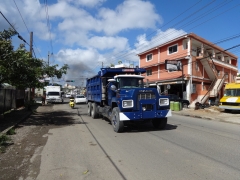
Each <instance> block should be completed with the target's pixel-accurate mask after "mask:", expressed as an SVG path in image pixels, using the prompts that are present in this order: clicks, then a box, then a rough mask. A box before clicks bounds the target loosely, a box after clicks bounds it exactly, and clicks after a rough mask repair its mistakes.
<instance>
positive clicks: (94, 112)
mask: <svg viewBox="0 0 240 180" xmlns="http://www.w3.org/2000/svg"><path fill="white" fill-rule="evenodd" d="M91 116H92V118H93V119H96V118H98V112H97V104H96V103H92V111H91Z"/></svg>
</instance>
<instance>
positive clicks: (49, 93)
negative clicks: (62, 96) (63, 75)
mask: <svg viewBox="0 0 240 180" xmlns="http://www.w3.org/2000/svg"><path fill="white" fill-rule="evenodd" d="M47 95H48V96H59V92H48V94H47Z"/></svg>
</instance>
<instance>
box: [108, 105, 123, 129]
mask: <svg viewBox="0 0 240 180" xmlns="http://www.w3.org/2000/svg"><path fill="white" fill-rule="evenodd" d="M119 112H120V111H119V108H118V107H115V108H113V110H112V115H111V123H112V126H113V130H114V131H115V132H117V133H120V132H122V131H123V128H124V124H123V121H120V118H119Z"/></svg>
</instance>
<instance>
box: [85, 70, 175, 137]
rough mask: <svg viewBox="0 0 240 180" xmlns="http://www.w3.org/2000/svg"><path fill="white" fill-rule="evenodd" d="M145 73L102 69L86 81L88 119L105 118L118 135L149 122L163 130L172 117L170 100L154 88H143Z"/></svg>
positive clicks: (142, 71)
mask: <svg viewBox="0 0 240 180" xmlns="http://www.w3.org/2000/svg"><path fill="white" fill-rule="evenodd" d="M145 72H146V70H145V69H143V68H101V71H99V72H98V74H97V75H96V76H93V77H92V78H89V79H87V84H86V90H87V91H86V97H87V100H88V115H89V116H91V117H92V118H93V119H96V118H99V117H100V116H101V117H106V118H107V119H109V120H110V121H111V123H112V126H113V129H114V131H115V132H117V133H119V132H122V131H123V130H124V126H127V125H128V124H129V123H138V122H147V121H151V122H152V124H153V126H154V127H155V128H158V129H164V128H165V126H166V124H167V117H169V116H171V110H170V103H169V98H168V96H164V95H159V93H158V91H157V89H155V88H148V87H144V82H143V79H144V76H141V73H145Z"/></svg>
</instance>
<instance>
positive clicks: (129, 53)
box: [115, 2, 239, 59]
mask: <svg viewBox="0 0 240 180" xmlns="http://www.w3.org/2000/svg"><path fill="white" fill-rule="evenodd" d="M227 3H229V2H227ZM223 5H226V3H225V4H219V5H218V6H220V7H222V6H223ZM237 6H239V4H237V5H236V6H234V7H232V8H230V9H228V10H226V11H224V12H222V13H220V14H217V15H216V16H214V17H212V18H210V19H208V20H206V21H204V22H202V23H200V24H198V25H196V26H194V27H193V28H196V27H197V26H199V25H202V24H203V23H206V22H207V21H209V20H212V19H213V18H216V17H218V16H219V15H221V14H223V13H226V12H227V11H229V10H231V9H233V8H235V7H237ZM204 7H205V6H204ZM220 7H215V8H214V11H215V10H216V9H219V8H220ZM201 9H202V8H201ZM210 12H212V10H210ZM205 14H206V13H205ZM208 14H209V13H208ZM205 16H206V15H205ZM201 17H203V15H201V16H200V17H198V19H200V18H201ZM195 19H196V18H195ZM191 22H192V21H191ZM187 25H189V23H187V24H185V25H183V26H182V27H184V26H187ZM193 28H190V29H189V30H191V29H193ZM175 31H176V30H175ZM172 33H174V32H170V33H169V34H167V35H170V34H172ZM167 35H165V37H167ZM163 38H164V37H159V38H156V39H155V40H154V41H152V43H155V42H156V41H158V40H159V39H163ZM143 45H144V44H143ZM144 46H146V45H144ZM139 47H141V45H140V46H139ZM139 47H138V48H139ZM131 54H133V52H128V53H126V54H125V55H124V54H123V55H122V56H120V58H122V57H126V56H129V55H131ZM117 58H119V57H115V59H117Z"/></svg>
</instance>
